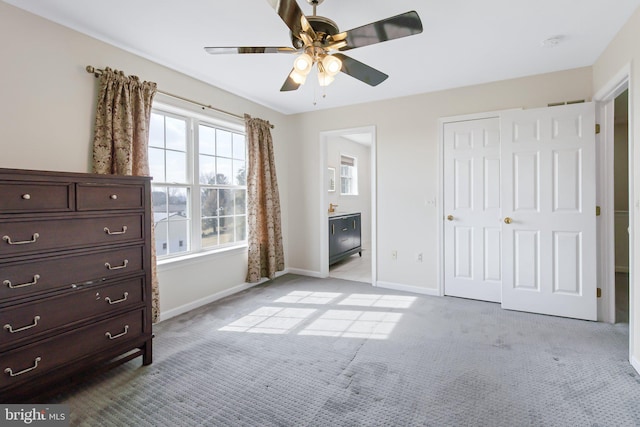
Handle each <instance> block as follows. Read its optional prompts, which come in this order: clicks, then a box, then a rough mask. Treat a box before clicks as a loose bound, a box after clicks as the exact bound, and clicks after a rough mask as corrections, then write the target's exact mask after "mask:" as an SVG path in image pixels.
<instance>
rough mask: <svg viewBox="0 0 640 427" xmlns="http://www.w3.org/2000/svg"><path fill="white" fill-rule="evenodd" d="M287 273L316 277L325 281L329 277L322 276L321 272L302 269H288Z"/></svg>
mask: <svg viewBox="0 0 640 427" xmlns="http://www.w3.org/2000/svg"><path fill="white" fill-rule="evenodd" d="M287 272H288V273H291V274H298V275H300V276H308V277H315V278H318V279H324V278H325V277H327V276H323V275H322V274H320V272H319V271H311V270H302V269H300V268H288V269H287Z"/></svg>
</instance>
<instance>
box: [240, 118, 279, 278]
mask: <svg viewBox="0 0 640 427" xmlns="http://www.w3.org/2000/svg"><path fill="white" fill-rule="evenodd" d="M244 118H245V126H246V131H247V144H248V154H249V162H248V165H247V222H248V228H249V233H248V241H249V242H248V243H249V270H248V272H247V282H249V283H253V282H257V281H259V280H260V278H262V277H268V278H270V279H273V278H274V277H275V275H276V271H282V270H284V250H283V249H282V228H281V223H280V196H279V193H278V181H277V179H276V165H275V162H274V158H273V139H272V138H271V125H270V124H269V122H267V121H265V120H261V119H252V118H251V116H249V115H247V114H245V116H244Z"/></svg>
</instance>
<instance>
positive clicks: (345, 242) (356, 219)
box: [329, 212, 362, 265]
mask: <svg viewBox="0 0 640 427" xmlns="http://www.w3.org/2000/svg"><path fill="white" fill-rule="evenodd" d="M361 223H362V221H361V214H360V213H359V212H358V213H352V214H347V215H338V216H332V217H330V218H329V265H331V264H335V263H336V262H338V261H340V260H341V259H344V258H346V257H348V256H351V255H353V254H355V253H358V254H360V256H362V230H361Z"/></svg>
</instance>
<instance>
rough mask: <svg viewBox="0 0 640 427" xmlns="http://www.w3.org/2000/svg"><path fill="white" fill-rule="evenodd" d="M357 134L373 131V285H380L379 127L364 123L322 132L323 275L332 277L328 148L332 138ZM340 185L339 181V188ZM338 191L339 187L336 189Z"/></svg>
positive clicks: (321, 242)
mask: <svg viewBox="0 0 640 427" xmlns="http://www.w3.org/2000/svg"><path fill="white" fill-rule="evenodd" d="M356 133H369V134H371V153H370V154H371V156H370V157H371V158H370V161H371V165H370V167H371V177H370V180H371V284H372V285H373V286H376V284H377V280H378V275H377V272H378V268H377V259H378V257H377V251H378V248H377V247H378V243H377V242H378V239H377V229H378V210H377V206H378V201H377V195H378V191H377V176H378V168H377V164H378V161H377V154H376V153H377V145H378V144H377V135H376V126H375V125H371V126H362V127H357V128H347V129H337V130H329V131H322V132H320V143H319V148H320V171H319V176H320V180H319V181H320V198H319V199H320V200H319V206H318V212H319V222H318V230H319V237H320V239H319V240H320V269H319V271H320V277H322V278H324V277H329V234H328V233H327V227H328V222H327V221H328V220H327V207H328V206H329V191H328V190H329V183H328V182H327V180H326V179H325V177H326V176H327V167H328V162H327V149H328V145H327V144H328V142H329V138H331V137H336V136H341V135H348V134H356ZM337 186H338V184H337V183H336V187H337ZM336 191H337V190H336Z"/></svg>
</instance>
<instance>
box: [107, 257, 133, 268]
mask: <svg viewBox="0 0 640 427" xmlns="http://www.w3.org/2000/svg"><path fill="white" fill-rule="evenodd" d="M127 264H129V260H128V259H125V260H124V264H122V265H117V266H115V267H112V266H111V264H109V263H108V262H105V263H104V266H105V267H107V268H108V269H109V270H120V269H121V268H127Z"/></svg>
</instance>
